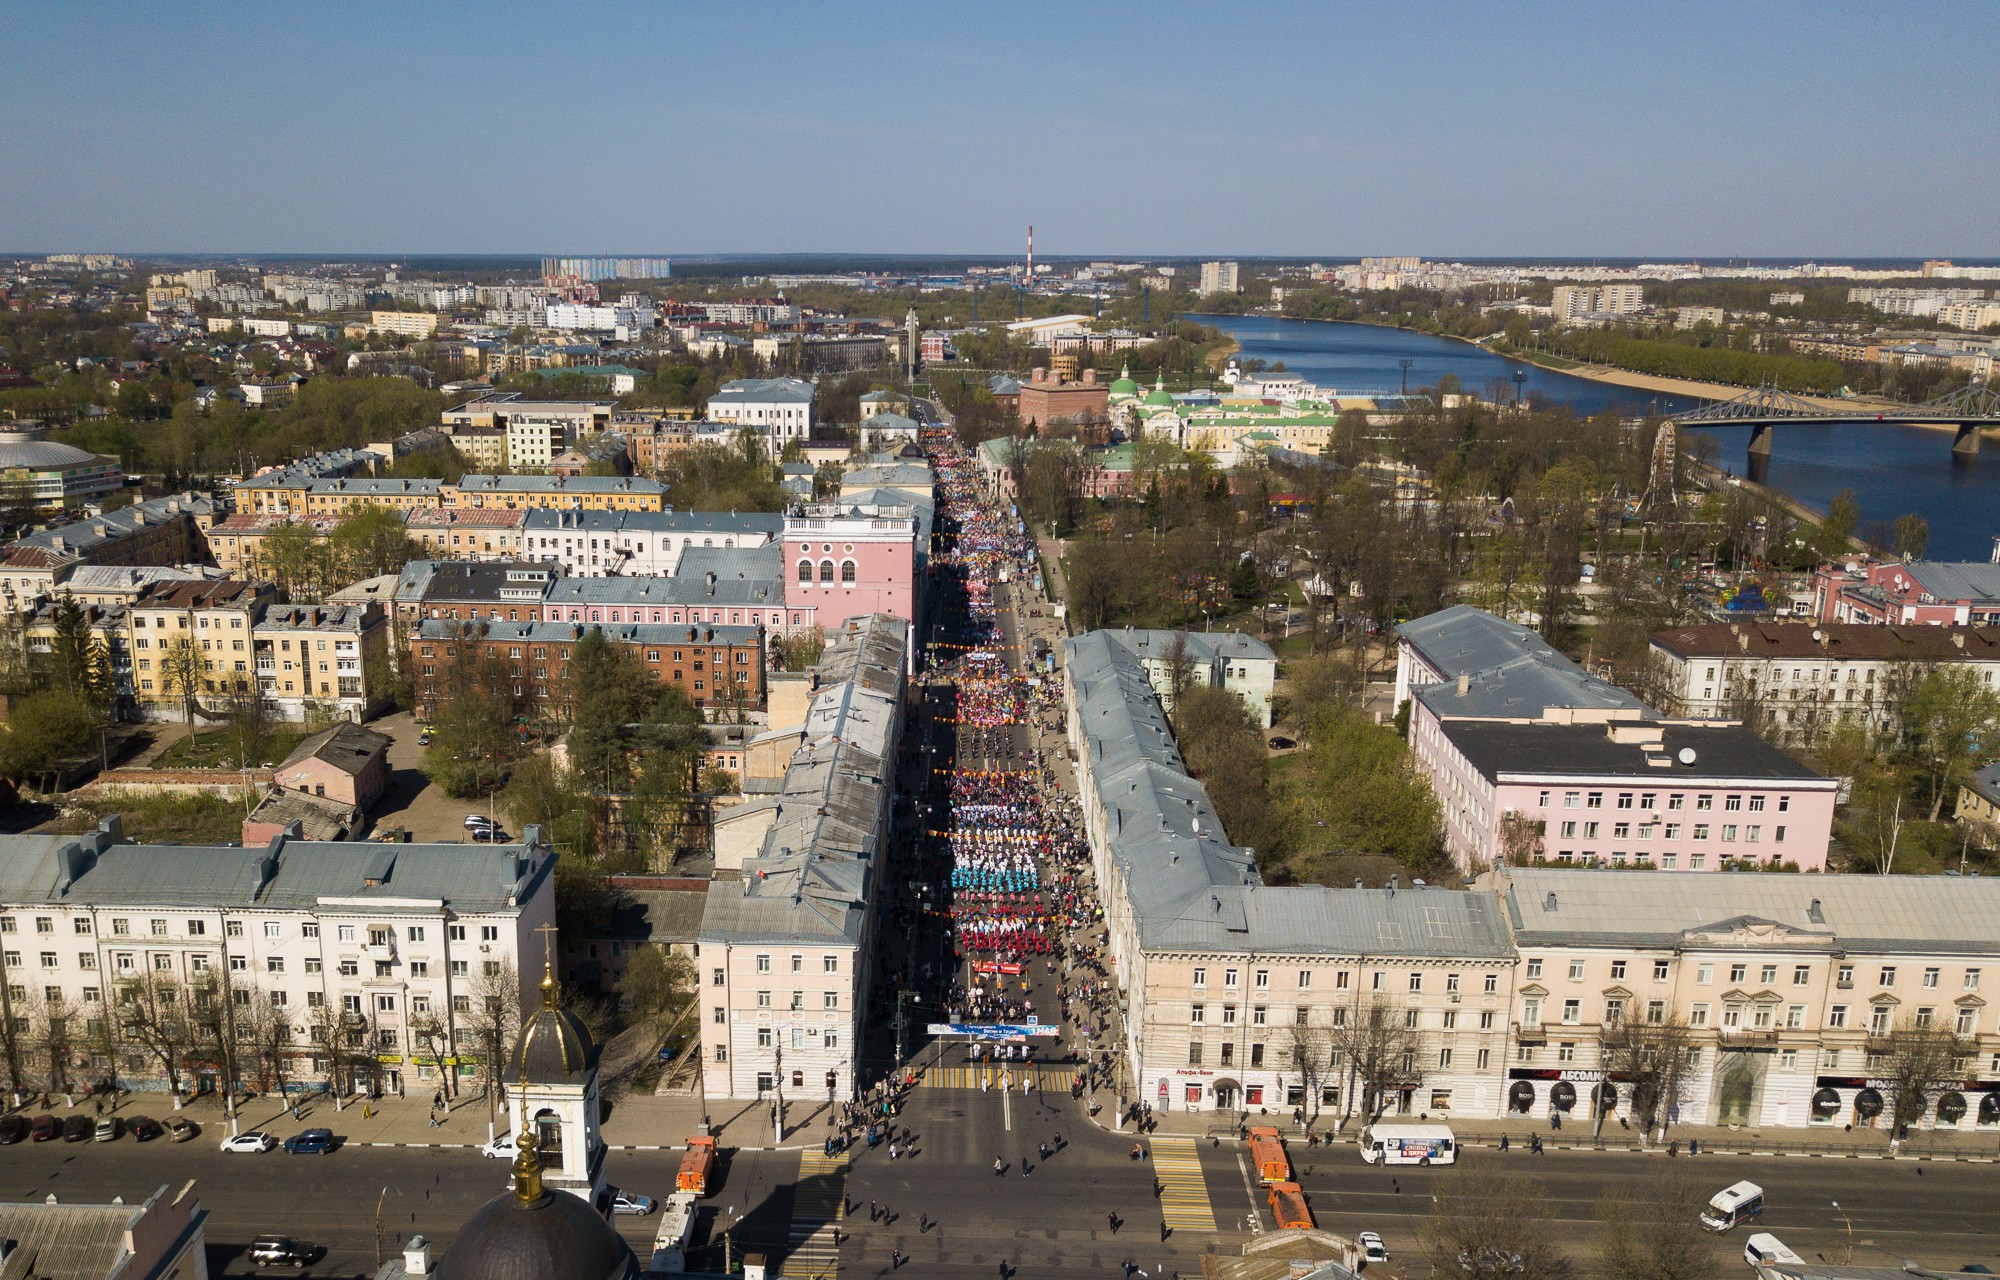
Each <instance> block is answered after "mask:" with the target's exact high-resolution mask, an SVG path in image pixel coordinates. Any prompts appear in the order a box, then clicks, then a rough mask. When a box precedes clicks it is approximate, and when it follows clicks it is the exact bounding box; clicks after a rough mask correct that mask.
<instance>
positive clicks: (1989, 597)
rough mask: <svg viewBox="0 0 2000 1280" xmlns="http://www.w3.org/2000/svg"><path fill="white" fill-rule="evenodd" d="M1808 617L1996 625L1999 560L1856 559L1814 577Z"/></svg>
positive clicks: (1825, 567)
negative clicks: (1994, 561) (1809, 615)
mask: <svg viewBox="0 0 2000 1280" xmlns="http://www.w3.org/2000/svg"><path fill="white" fill-rule="evenodd" d="M1813 617H1815V618H1817V619H1819V620H1820V621H1821V622H1862V623H1875V624H1877V625H1883V624H1887V625H1890V626H1957V627H1989V626H1996V625H2000V563H1989V564H1982V563H1980V562H1979V561H1977V560H1966V561H1957V562H1949V561H1942V560H1917V561H1909V562H1906V561H1900V560H1891V561H1888V562H1886V563H1885V562H1883V561H1879V560H1871V559H1863V558H1860V557H1855V558H1852V559H1848V560H1841V561H1836V562H1835V563H1833V564H1826V565H1821V566H1820V568H1819V572H1818V573H1816V574H1814V575H1813Z"/></svg>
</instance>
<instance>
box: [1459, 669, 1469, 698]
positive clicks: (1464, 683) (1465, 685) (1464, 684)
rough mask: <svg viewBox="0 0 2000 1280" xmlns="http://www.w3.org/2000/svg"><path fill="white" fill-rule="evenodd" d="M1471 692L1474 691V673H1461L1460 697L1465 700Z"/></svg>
mask: <svg viewBox="0 0 2000 1280" xmlns="http://www.w3.org/2000/svg"><path fill="white" fill-rule="evenodd" d="M1471 690H1472V673H1471V672H1469V671H1461V672H1459V673H1458V696H1459V697H1461V698H1463V697H1464V696H1465V695H1466V694H1467V693H1469V692H1471Z"/></svg>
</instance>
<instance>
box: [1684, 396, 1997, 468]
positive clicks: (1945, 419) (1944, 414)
mask: <svg viewBox="0 0 2000 1280" xmlns="http://www.w3.org/2000/svg"><path fill="white" fill-rule="evenodd" d="M1667 421H1669V422H1672V423H1675V424H1676V425H1678V426H1683V427H1719V426H1748V427H1751V428H1752V431H1751V433H1750V453H1751V454H1752V455H1753V456H1759V455H1761V456H1765V457H1768V456H1769V455H1770V453H1771V429H1772V428H1773V427H1777V426H1780V425H1783V424H1786V423H1793V424H1799V425H1811V424H1819V425H1825V424H1829V423H1840V422H1858V423H1883V424H1887V425H1896V426H1951V427H1956V428H1958V434H1957V436H1956V437H1955V438H1954V439H1953V440H1952V444H1951V451H1952V453H1954V454H1956V455H1958V456H1960V457H1971V456H1973V455H1975V454H1977V453H1978V452H1979V433H1980V432H1981V431H1982V430H1984V429H1986V428H1988V427H2000V391H1996V390H1995V389H1994V388H1993V387H1992V386H1990V385H1988V384H1987V383H1985V382H1971V383H1967V384H1966V385H1965V386H1963V387H1960V388H1959V389H1958V390H1956V391H1952V392H1947V393H1946V394H1944V395H1941V396H1937V397H1934V398H1933V399H1930V400H1926V401H1924V402H1923V403H1922V404H1913V405H1897V406H1895V407H1893V408H1884V409H1861V410H1855V411H1851V412H1842V411H1840V410H1837V409H1829V408H1827V407H1826V406H1825V405H1824V404H1821V403H1819V402H1817V401H1813V400H1807V399H1805V398H1804V397H1802V396H1795V395H1793V394H1792V393H1791V392H1789V391H1783V390H1780V389H1779V388H1777V387H1775V386H1772V385H1771V384H1769V383H1766V384H1764V385H1763V386H1760V387H1753V388H1752V389H1750V390H1749V391H1746V392H1744V393H1743V394H1742V395H1740V396H1737V397H1736V398H1735V399H1734V400H1720V401H1717V402H1716V403H1714V404H1707V405H1703V406H1702V407H1701V408H1699V409H1689V410H1687V411H1686V412H1684V413H1677V414H1675V415H1673V416H1672V417H1671V418H1669V419H1667Z"/></svg>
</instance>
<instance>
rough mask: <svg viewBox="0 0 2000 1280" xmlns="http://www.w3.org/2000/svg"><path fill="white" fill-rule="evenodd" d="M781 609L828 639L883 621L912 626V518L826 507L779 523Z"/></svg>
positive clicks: (901, 512)
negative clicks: (862, 623) (847, 628)
mask: <svg viewBox="0 0 2000 1280" xmlns="http://www.w3.org/2000/svg"><path fill="white" fill-rule="evenodd" d="M783 547H784V571H785V604H786V607H787V608H794V607H796V608H800V609H806V608H810V609H812V610H813V612H814V617H815V619H816V620H817V621H818V623H819V625H820V626H821V627H822V628H824V629H825V630H827V631H829V632H831V631H834V630H835V629H837V628H839V627H840V626H841V625H843V624H844V623H846V622H847V621H848V619H850V618H865V617H867V616H868V615H869V614H872V613H886V614H889V615H891V616H893V617H897V618H903V619H906V620H908V621H910V622H912V623H918V622H919V621H920V620H919V619H918V617H917V611H918V608H919V603H920V601H921V598H922V585H921V583H920V582H919V580H918V570H917V565H918V549H917V517H916V512H915V510H914V509H913V508H911V507H909V506H901V505H893V504H876V505H860V504H850V503H844V502H843V503H826V504H821V505H814V506H808V507H803V508H799V509H798V510H796V511H795V512H794V513H793V514H789V515H787V516H786V517H785V531H784V540H783Z"/></svg>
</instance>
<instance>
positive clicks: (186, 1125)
mask: <svg viewBox="0 0 2000 1280" xmlns="http://www.w3.org/2000/svg"><path fill="white" fill-rule="evenodd" d="M161 1127H162V1128H163V1129H165V1130H166V1131H167V1140H168V1141H169V1142H186V1141H187V1140H188V1139H190V1138H193V1137H195V1136H196V1135H198V1134H200V1133H201V1126H200V1125H197V1124H196V1123H195V1122H194V1121H192V1120H188V1119H185V1118H183V1117H181V1116H168V1117H167V1118H166V1119H165V1120H163V1121H161Z"/></svg>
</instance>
